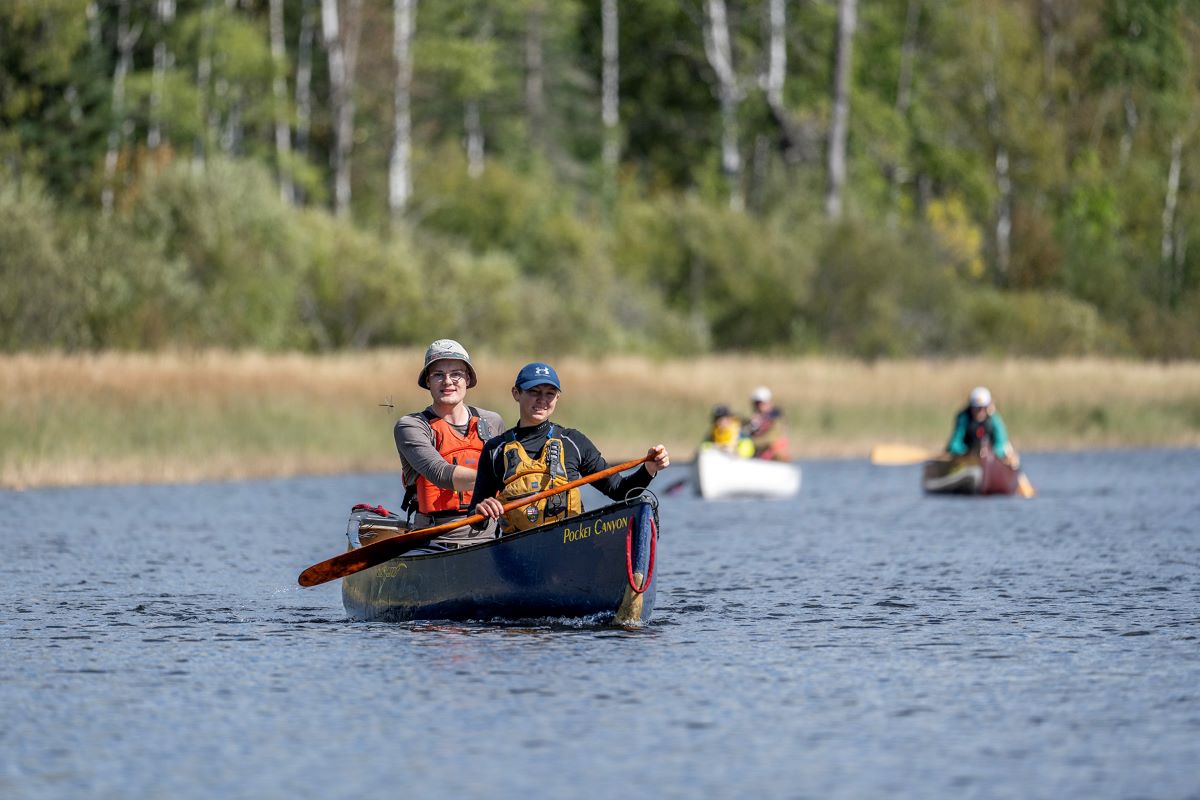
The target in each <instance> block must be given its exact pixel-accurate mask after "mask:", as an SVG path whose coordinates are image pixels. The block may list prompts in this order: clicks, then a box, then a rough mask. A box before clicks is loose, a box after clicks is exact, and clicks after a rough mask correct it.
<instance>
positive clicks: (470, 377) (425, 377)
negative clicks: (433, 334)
mask: <svg viewBox="0 0 1200 800" xmlns="http://www.w3.org/2000/svg"><path fill="white" fill-rule="evenodd" d="M447 358H451V359H455V360H458V361H461V362H463V363H464V364H466V365H467V388H468V389H470V388H471V387H472V386H474V385H475V384H476V383H478V380H477V379H476V377H475V368H474V367H472V366H471V357H470V356H469V355H467V348H465V347H463V346H462V345H461V344H459V343H458V342H456V341H454V340H453V339H438V340H437V341H436V342H434V343H433V344H431V345H429V349H427V350H426V351H425V365H424V366H423V367H421V374H420V375H418V376H417V386H420V387H421V388H422V389H428V388H429V365H430V364H432V363H433V362H435V361H442V360H443V359H447Z"/></svg>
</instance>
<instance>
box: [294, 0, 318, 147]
mask: <svg viewBox="0 0 1200 800" xmlns="http://www.w3.org/2000/svg"><path fill="white" fill-rule="evenodd" d="M315 4H316V0H304V11H303V13H302V15H301V17H300V36H299V40H298V42H297V45H296V152H297V153H298V154H299V155H300V156H301V157H303V156H306V155H307V154H308V135H309V131H311V130H312V55H313V39H314V38H315V36H316V33H315V32H316V19H315V17H316V14H315V13H314V8H315Z"/></svg>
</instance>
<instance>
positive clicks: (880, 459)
mask: <svg viewBox="0 0 1200 800" xmlns="http://www.w3.org/2000/svg"><path fill="white" fill-rule="evenodd" d="M940 455H941V453H936V452H933V451H932V450H929V449H927V448H924V447H917V446H915V445H911V444H877V445H875V446H874V447H872V448H871V463H872V464H879V465H881V466H885V467H895V466H901V465H903V464H920V463H921V462H922V461H928V460H929V459H931V458H937V457H938V456H940Z"/></svg>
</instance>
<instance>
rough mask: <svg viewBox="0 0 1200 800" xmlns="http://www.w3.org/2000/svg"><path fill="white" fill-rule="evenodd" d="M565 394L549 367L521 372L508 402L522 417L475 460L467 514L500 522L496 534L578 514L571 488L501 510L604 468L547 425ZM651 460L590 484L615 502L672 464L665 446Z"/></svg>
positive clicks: (574, 436)
mask: <svg viewBox="0 0 1200 800" xmlns="http://www.w3.org/2000/svg"><path fill="white" fill-rule="evenodd" d="M561 394H562V383H561V382H560V381H559V379H558V373H557V372H556V371H555V370H554V367H552V366H550V365H549V364H547V363H545V362H541V361H535V362H533V363H531V364H526V365H525V366H523V367H521V371H520V372H518V373H517V379H516V380H515V381H514V382H513V387H512V396H513V400H516V401H517V406H518V408H519V409H520V412H521V417H520V420H519V421H518V422H517V425H516V427H513V428H510V429H509V430H507V431H505V432H504V433H503V434H501V435H499V436H497V437H495V438H494V439H491V440H490V441H488V442H487V444H485V445H484V448H483V453H482V454H481V455H480V457H479V467H478V473H477V475H476V477H475V488H474V490H473V491H472V497H473V498H474V501H473V502H474V505H473V507H472V509H471V511H472V512H474V513H478V514H482V515H484V516H485V517H487V518H489V519H499V520H500V531H501V533H512V532H515V531H523V530H528V529H530V528H535V527H537V526H539V525H544V524H546V523H548V522H555V521H558V520H562V519H566V518H567V517H571V516H574V515H576V514H580V513H582V512H583V501H582V499H581V497H580V493H579V489H578V488H575V489H569V490H567V491H565V492H561V493H559V494H555V495H551V496H550V497H547V498H545V499H543V500H541V501H539V502H536V503H531V504H530V505H527V506H521V507H518V508H515V509H513V510H512V511H509V512H508V513H507V514H506V513H505V512H504V504H505V503H508V502H510V501H512V500H516V499H519V498H521V497H528V496H529V495H532V494H537V493H538V492H542V491H545V490H547V489H553V488H555V487H557V486H562V485H564V484H566V483H569V482H570V481H573V480H577V479H579V478H583V477H586V476H588V475H592V474H594V473H596V472H600V471H601V470H603V469H606V468H607V467H608V462H606V461H605V460H604V456H602V455H601V454H600V451H599V450H597V449H596V446H595V445H594V444H592V442H591V440H589V439H588V438H587V437H586V436H584V435H583V434H582V433H581V432H579V431H577V430H575V429H574V428H564V427H562V426H561V425H558V424H557V423H555V422H552V421H551V420H550V416H551V415H552V414H553V413H554V409H555V407H556V406H557V405H558V398H559V397H560V396H561ZM646 455H647V456H648V457H650V458H651V459H652V460H651V461H647V462H646V463H644V464H642V465H641V467H639V468H638V469H637V470H635V471H634V472H632V473H630V474H629V475H624V476H622V475H611V476H609V477H607V478H602V479H600V480H598V481H596V482H595V483H594V484H592V485H593V486H595V487H596V488H597V489H599V490H600V491H601V492H602V493H604V494H605V495H607V496H608V497H610V498H612V499H613V500H624V499H625V497H626V496H627V495H628V493H629V492H631V491H634V490H637V489H643V488H645V487H646V486H649V485H650V481H651V480H653V478H654V476H655V475H656V474H657V473H658V471H659V470H661V469H666V467H667V466H668V465H669V464H670V463H671V459H670V456H668V454H667V448H666V447H664V446H663V445H661V444H659V445H655V446H654V447H651V448H650V449H649V450H648V451H647V452H646Z"/></svg>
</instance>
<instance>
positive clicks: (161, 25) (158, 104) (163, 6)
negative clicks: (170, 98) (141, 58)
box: [146, 0, 175, 151]
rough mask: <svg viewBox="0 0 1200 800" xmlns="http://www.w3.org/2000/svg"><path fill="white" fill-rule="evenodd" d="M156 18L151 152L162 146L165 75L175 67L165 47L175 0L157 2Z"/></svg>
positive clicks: (169, 49) (168, 48)
mask: <svg viewBox="0 0 1200 800" xmlns="http://www.w3.org/2000/svg"><path fill="white" fill-rule="evenodd" d="M154 10H155V16H157V17H158V40H157V41H156V42H155V43H154V73H153V76H152V77H151V80H150V129H149V131H147V133H146V146H147V147H148V148H150V150H151V151H154V150H157V149H158V148H159V145H161V144H162V104H163V92H164V89H165V86H166V82H167V73H168V72H170V71H171V70H172V69H173V68H174V66H175V53H174V52H173V51H172V50H171V48H170V47H168V46H167V31H169V30H170V28H171V25H172V23H174V22H175V0H158V1H157V2H156V3H155V6H154Z"/></svg>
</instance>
